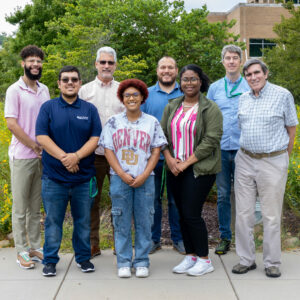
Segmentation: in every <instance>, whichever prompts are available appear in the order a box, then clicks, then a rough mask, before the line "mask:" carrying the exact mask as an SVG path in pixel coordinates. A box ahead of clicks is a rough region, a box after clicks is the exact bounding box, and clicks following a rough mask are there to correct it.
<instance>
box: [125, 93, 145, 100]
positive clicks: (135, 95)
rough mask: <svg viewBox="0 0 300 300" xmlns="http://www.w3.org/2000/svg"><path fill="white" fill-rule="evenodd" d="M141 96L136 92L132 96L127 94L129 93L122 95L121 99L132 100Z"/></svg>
mask: <svg viewBox="0 0 300 300" xmlns="http://www.w3.org/2000/svg"><path fill="white" fill-rule="evenodd" d="M140 95H141V94H140V93H138V92H135V93H132V94H129V93H125V94H123V97H124V98H126V99H129V98H131V97H133V98H134V99H136V98H137V97H138V96H140Z"/></svg>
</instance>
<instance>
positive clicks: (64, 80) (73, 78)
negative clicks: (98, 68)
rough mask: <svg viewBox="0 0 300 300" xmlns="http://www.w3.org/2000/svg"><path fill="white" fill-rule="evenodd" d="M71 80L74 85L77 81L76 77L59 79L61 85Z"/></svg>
mask: <svg viewBox="0 0 300 300" xmlns="http://www.w3.org/2000/svg"><path fill="white" fill-rule="evenodd" d="M70 80H71V82H72V83H76V82H78V81H79V78H78V77H64V78H62V79H61V81H62V82H63V83H69V81H70Z"/></svg>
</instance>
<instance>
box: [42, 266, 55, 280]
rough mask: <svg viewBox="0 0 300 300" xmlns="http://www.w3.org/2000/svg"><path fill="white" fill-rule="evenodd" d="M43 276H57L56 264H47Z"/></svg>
mask: <svg viewBox="0 0 300 300" xmlns="http://www.w3.org/2000/svg"><path fill="white" fill-rule="evenodd" d="M43 275H44V276H46V277H51V276H56V264H53V263H49V264H46V265H45V266H44V268H43Z"/></svg>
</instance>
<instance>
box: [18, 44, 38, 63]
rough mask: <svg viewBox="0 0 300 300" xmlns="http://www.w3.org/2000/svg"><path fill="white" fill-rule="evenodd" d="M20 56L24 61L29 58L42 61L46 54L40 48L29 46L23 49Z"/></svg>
mask: <svg viewBox="0 0 300 300" xmlns="http://www.w3.org/2000/svg"><path fill="white" fill-rule="evenodd" d="M20 56H21V58H22V60H25V59H26V58H27V57H29V56H37V57H39V58H40V59H41V60H43V59H44V52H43V50H42V49H40V48H39V47H37V46H35V45H28V46H26V47H24V48H23V49H22V51H21V53H20Z"/></svg>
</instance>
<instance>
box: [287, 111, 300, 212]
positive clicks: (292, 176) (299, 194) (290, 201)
mask: <svg viewBox="0 0 300 300" xmlns="http://www.w3.org/2000/svg"><path fill="white" fill-rule="evenodd" d="M297 115H298V120H300V106H297ZM285 203H286V204H287V205H288V206H289V207H290V208H291V209H292V211H293V212H294V213H295V214H296V215H298V216H299V217H300V126H299V125H298V127H297V132H296V138H295V142H294V148H293V152H292V154H291V156H290V164H289V169H288V180H287V184H286V191H285Z"/></svg>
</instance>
